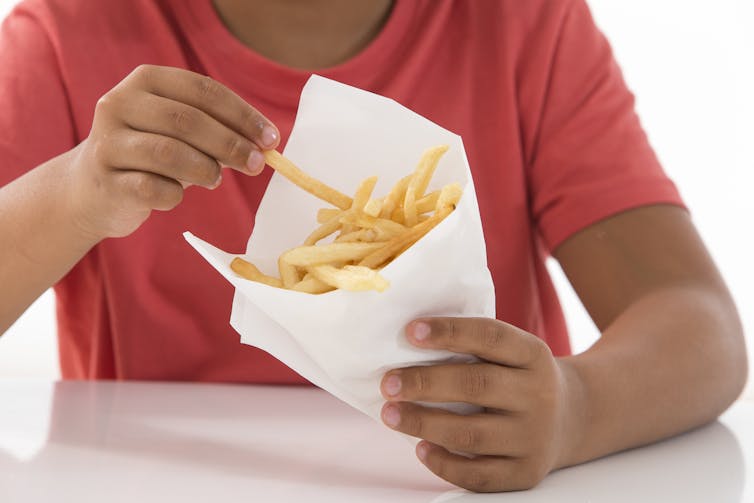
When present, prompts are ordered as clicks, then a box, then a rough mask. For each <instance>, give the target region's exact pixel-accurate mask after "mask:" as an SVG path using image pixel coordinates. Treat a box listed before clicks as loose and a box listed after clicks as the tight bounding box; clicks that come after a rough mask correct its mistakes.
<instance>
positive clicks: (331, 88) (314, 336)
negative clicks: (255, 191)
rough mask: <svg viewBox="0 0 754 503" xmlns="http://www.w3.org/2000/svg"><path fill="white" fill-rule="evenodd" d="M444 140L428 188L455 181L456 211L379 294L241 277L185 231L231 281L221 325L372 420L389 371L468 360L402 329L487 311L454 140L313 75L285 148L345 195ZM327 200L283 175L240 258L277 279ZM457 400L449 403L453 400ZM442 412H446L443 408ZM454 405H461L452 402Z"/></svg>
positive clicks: (490, 298) (397, 266)
mask: <svg viewBox="0 0 754 503" xmlns="http://www.w3.org/2000/svg"><path fill="white" fill-rule="evenodd" d="M440 144H447V145H449V146H450V149H449V151H448V152H447V153H446V154H445V156H444V157H443V158H442V160H441V161H440V164H439V166H438V168H437V171H436V173H435V176H434V178H433V180H432V183H431V185H430V187H429V189H428V190H434V189H437V188H440V187H441V186H442V185H445V184H447V183H450V182H459V183H460V184H461V185H462V186H463V187H464V192H463V197H462V198H461V201H460V202H459V204H458V206H457V208H456V210H455V211H454V212H453V213H452V214H451V215H450V216H449V217H447V218H446V219H445V220H444V221H443V222H442V223H441V224H440V225H438V226H437V227H436V228H435V229H433V230H432V231H431V232H430V233H429V234H427V235H426V236H425V237H424V238H423V239H421V240H420V241H419V242H417V243H416V244H415V245H414V246H412V247H411V248H410V249H408V250H407V251H406V252H405V253H403V254H402V255H401V256H400V257H398V258H397V259H396V260H395V261H393V262H392V263H391V264H390V265H388V266H387V267H385V268H384V269H383V270H382V275H383V276H384V277H385V278H386V279H387V280H388V281H390V287H389V288H388V289H387V290H386V291H385V292H383V293H378V292H373V291H371V292H346V291H340V290H338V291H334V292H330V293H326V294H322V295H310V294H304V293H299V292H293V291H287V290H282V289H277V288H273V287H270V286H266V285H262V284H258V283H254V282H251V281H247V280H245V279H243V278H240V277H238V276H236V274H235V273H234V272H233V271H232V270H231V269H230V262H231V260H232V259H233V256H234V255H231V254H228V253H226V252H223V251H221V250H219V249H217V248H215V247H214V246H212V245H210V244H208V243H206V242H204V241H202V240H201V239H199V238H197V237H195V236H193V235H192V234H191V233H188V232H187V233H185V237H186V239H187V240H188V242H189V243H191V245H192V246H193V247H194V248H196V250H197V251H198V252H199V253H200V254H201V255H202V256H203V257H204V258H205V259H206V260H207V261H208V262H209V263H210V264H211V265H212V266H213V267H214V268H215V269H217V271H218V272H219V273H220V274H222V275H223V276H224V277H225V278H226V279H227V280H228V281H229V282H230V283H232V284H233V285H234V286H235V288H236V294H235V298H234V300H233V311H232V314H231V320H230V323H231V325H232V326H233V327H234V328H235V329H236V330H237V331H238V332H239V333H240V334H241V341H242V342H243V343H245V344H250V345H252V346H256V347H259V348H261V349H263V350H265V351H267V352H269V353H270V354H272V355H273V356H275V357H276V358H278V359H279V360H281V361H282V362H284V363H285V364H286V365H288V366H289V367H291V368H292V369H293V370H295V371H296V372H298V373H299V374H301V375H302V376H304V377H305V378H306V379H308V380H310V381H311V382H313V383H314V384H316V385H318V386H320V387H321V388H323V389H325V390H327V391H328V392H330V393H332V394H333V395H335V396H336V397H338V398H340V399H341V400H343V401H345V402H346V403H348V404H350V405H352V406H353V407H355V408H357V409H358V410H361V411H362V412H364V413H366V414H367V415H369V416H371V417H373V418H375V419H377V420H378V421H379V413H380V409H381V407H382V404H383V403H384V399H383V398H382V397H381V395H380V392H379V383H380V380H381V378H382V375H383V374H384V373H385V372H386V371H387V370H389V369H392V368H398V367H407V366H412V365H426V364H430V363H437V362H439V361H446V360H449V359H454V360H459V361H469V360H470V357H468V356H463V355H457V354H453V353H449V352H444V351H427V350H420V349H417V348H414V347H413V346H411V345H410V344H409V343H408V342H407V341H406V339H405V333H404V327H405V325H406V324H407V323H408V322H409V321H411V320H413V319H414V318H417V317H420V316H430V315H446V316H485V317H494V316H495V297H494V290H493V285H492V279H491V276H490V273H489V270H488V269H487V256H486V252H485V245H484V236H483V234H482V226H481V221H480V218H479V209H478V207H477V200H476V193H475V191H474V184H473V182H472V179H471V171H470V170H469V166H468V161H467V160H466V153H465V151H464V148H463V142H462V141H461V138H460V137H459V136H458V135H455V134H453V133H451V132H449V131H447V130H445V129H443V128H441V127H439V126H438V125H436V124H434V123H432V122H431V121H428V120H427V119H425V118H423V117H421V116H419V115H417V114H415V113H413V112H412V111H410V110H408V109H407V108H405V107H403V106H401V105H399V104H398V103H396V102H394V101H392V100H390V99H387V98H384V97H381V96H378V95H375V94H372V93H369V92H366V91H362V90H359V89H356V88H353V87H350V86H346V85H344V84H340V83H337V82H334V81H331V80H328V79H325V78H322V77H319V76H312V77H311V78H310V79H309V81H308V82H307V84H306V86H305V87H304V90H303V91H302V93H301V102H300V105H299V110H298V115H297V117H296V122H295V125H294V127H293V131H292V133H291V137H290V139H289V140H288V144H287V146H286V148H285V151H284V155H285V156H286V157H288V158H290V159H291V160H292V161H293V162H294V163H296V164H297V165H298V166H299V167H301V168H302V169H303V170H304V171H306V172H308V173H309V174H311V175H312V176H314V177H316V178H319V179H320V180H322V181H323V182H325V183H327V184H329V185H331V186H332V187H334V188H336V189H338V190H340V191H341V192H344V193H346V194H353V193H354V191H355V190H356V187H357V186H358V184H359V182H361V181H362V180H363V179H364V178H367V177H368V176H373V175H377V176H379V182H378V183H377V186H376V188H375V190H374V194H375V195H376V196H378V197H380V196H383V195H385V194H387V192H388V191H389V190H390V188H391V187H392V185H393V184H394V183H395V182H396V181H397V180H399V179H400V178H402V177H403V176H405V175H406V174H408V173H410V172H411V171H412V170H413V169H414V167H415V166H416V164H417V162H418V161H419V158H420V157H421V154H422V153H423V152H424V150H425V149H427V148H429V147H432V146H435V145H440ZM326 206H327V204H326V203H324V202H322V201H320V200H318V199H316V198H315V197H313V196H311V195H309V194H308V193H306V192H304V191H302V190H301V189H300V188H298V187H296V186H294V185H293V184H291V183H290V182H289V181H288V180H286V179H285V178H283V177H282V176H280V175H278V174H275V175H273V177H272V180H271V181H270V185H269V187H268V188H267V192H266V193H265V195H264V197H263V199H262V202H261V204H260V206H259V210H258V212H257V215H256V223H255V226H254V231H253V233H252V235H251V237H250V238H249V243H248V246H247V251H246V254H245V257H246V258H247V259H248V260H250V261H251V262H253V263H254V264H256V265H257V266H258V267H259V268H260V269H261V270H262V271H263V272H265V273H268V274H272V275H275V276H277V267H276V264H277V257H278V256H279V255H280V254H281V253H282V252H283V251H285V250H287V249H290V248H292V247H295V246H298V245H300V244H301V243H302V242H303V240H304V238H306V236H307V235H308V234H309V233H310V232H311V231H312V230H313V229H314V228H315V227H316V226H317V223H316V214H317V210H318V209H319V208H322V207H326ZM456 405H457V404H456ZM448 408H455V410H458V409H459V407H454V406H453V405H452V404H449V405H448ZM461 409H462V407H461Z"/></svg>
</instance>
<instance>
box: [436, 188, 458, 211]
mask: <svg viewBox="0 0 754 503" xmlns="http://www.w3.org/2000/svg"><path fill="white" fill-rule="evenodd" d="M461 195H463V189H462V188H461V186H460V185H459V184H458V183H449V184H448V185H446V186H445V187H443V188H442V190H441V191H440V197H438V198H437V203H436V204H435V211H440V209H441V208H443V207H445V206H450V207H452V208H454V209H455V207H456V205H457V204H458V201H460V200H461Z"/></svg>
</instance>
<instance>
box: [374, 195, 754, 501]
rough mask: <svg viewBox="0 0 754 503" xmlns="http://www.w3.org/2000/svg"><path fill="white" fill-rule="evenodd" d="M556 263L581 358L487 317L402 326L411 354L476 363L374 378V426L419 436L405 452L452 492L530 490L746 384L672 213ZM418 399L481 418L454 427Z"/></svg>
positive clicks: (733, 331) (567, 253)
mask: <svg viewBox="0 0 754 503" xmlns="http://www.w3.org/2000/svg"><path fill="white" fill-rule="evenodd" d="M555 255H556V257H557V259H558V260H559V261H560V263H561V265H562V266H563V269H564V270H565V272H566V274H567V275H568V277H569V279H570V281H571V283H572V284H573V286H574V288H575V290H576V292H577V293H578V294H579V296H580V298H581V300H582V302H583V303H584V305H585V306H586V308H587V310H588V311H589V313H590V315H591V317H592V319H593V320H594V322H595V323H596V324H597V326H598V328H599V329H600V331H601V332H602V337H601V338H600V340H599V341H598V342H597V343H596V344H595V345H594V346H593V347H592V348H590V349H589V350H588V351H586V352H584V353H582V354H580V355H576V356H571V357H566V358H555V357H553V356H552V354H551V353H550V351H549V349H548V348H547V346H546V345H545V343H544V342H542V341H541V340H540V339H539V338H537V337H535V336H534V335H532V334H529V333H527V332H524V331H522V330H520V329H517V328H516V327H513V326H511V325H508V324H506V323H503V322H500V321H496V320H489V319H463V318H434V319H427V320H418V321H416V322H413V323H412V324H410V325H409V327H408V329H407V335H408V339H409V341H411V342H412V343H413V344H415V345H416V346H419V347H423V348H445V349H449V350H451V351H456V352H460V353H470V354H474V355H477V356H479V357H480V358H481V359H482V362H480V363H475V364H461V365H436V366H429V367H414V368H405V369H399V370H394V371H391V372H388V373H387V374H386V375H385V377H384V379H383V381H382V393H383V395H384V396H385V397H386V398H387V399H388V403H387V404H386V405H385V407H384V408H383V412H382V416H383V420H384V421H385V423H386V424H388V426H391V427H393V428H394V429H396V430H399V431H402V432H404V433H407V434H409V435H413V436H416V437H420V438H423V439H425V441H423V442H420V443H419V445H418V446H417V455H418V456H419V457H420V459H422V461H423V462H424V464H425V465H426V466H427V467H428V468H429V469H430V470H432V471H433V472H434V473H436V474H437V475H439V476H440V477H442V478H444V479H446V480H448V481H450V482H452V483H454V484H457V485H459V486H462V487H465V488H467V489H471V490H474V491H484V492H487V491H506V490H516V489H525V488H530V487H533V486H534V485H536V484H537V483H538V482H539V481H540V480H542V478H544V477H545V475H547V473H549V472H550V471H552V470H555V469H557V468H560V467H564V466H569V465H572V464H576V463H580V462H583V461H587V460H590V459H594V458H597V457H600V456H603V455H606V454H609V453H612V452H616V451H620V450H623V449H627V448H630V447H635V446H639V445H643V444H647V443H650V442H653V441H656V440H659V439H662V438H664V437H668V436H670V435H674V434H677V433H681V432H683V431H686V430H689V429H691V428H694V427H696V426H699V425H702V424H704V423H706V422H709V421H711V420H713V419H714V418H716V417H717V416H718V415H719V414H720V413H721V412H722V411H724V410H725V409H726V408H727V407H728V406H729V405H730V404H731V403H732V402H733V401H734V400H735V399H736V397H737V396H738V395H739V393H740V392H741V390H742V388H743V386H744V384H745V382H746V375H747V361H746V349H745V345H744V338H743V331H742V327H741V323H740V320H739V318H738V314H737V313H736V308H735V305H734V303H733V300H732V299H731V297H730V294H729V292H728V290H727V288H726V286H725V284H724V283H723V280H722V278H721V277H720V274H719V273H718V271H717V269H716V268H715V265H714V264H713V262H712V259H711V258H710V256H709V254H708V253H707V251H706V249H705V247H704V244H703V243H702V241H701V239H700V238H699V236H698V234H697V232H696V230H695V229H694V226H693V224H692V223H691V219H690V218H689V216H688V214H687V213H686V212H685V211H683V210H682V209H680V208H675V207H671V206H651V207H645V208H641V209H637V210H632V211H628V212H625V213H622V214H620V215H617V216H615V217H612V218H608V219H606V220H603V221H602V222H599V223H597V224H594V225H592V226H591V227H589V228H587V229H585V230H583V231H581V232H579V233H577V234H576V235H574V236H572V237H571V238H569V239H568V240H567V241H566V242H565V243H564V244H562V245H561V246H560V247H558V249H557V250H556V253H555ZM417 401H425V402H457V401H458V402H469V403H473V404H478V405H481V406H482V407H484V408H485V409H484V412H483V413H480V414H476V415H472V416H458V415H455V414H451V413H449V412H445V411H440V410H436V409H428V408H425V407H422V406H420V405H417V404H415V403H412V402H417ZM448 450H450V451H456V452H467V453H471V454H475V455H478V456H477V457H475V458H473V459H469V458H467V457H463V456H459V455H456V454H452V453H450V452H449V451H448Z"/></svg>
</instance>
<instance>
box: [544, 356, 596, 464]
mask: <svg viewBox="0 0 754 503" xmlns="http://www.w3.org/2000/svg"><path fill="white" fill-rule="evenodd" d="M555 361H556V363H557V366H558V369H559V371H560V376H561V379H562V381H561V385H562V389H563V392H562V396H563V402H562V406H561V412H560V418H559V433H560V435H559V437H560V441H559V442H558V444H559V448H558V450H557V453H556V457H555V465H554V467H553V469H554V470H557V469H559V468H565V467H567V466H571V465H575V464H578V463H581V462H583V461H585V459H586V458H585V457H584V453H583V450H584V441H585V435H586V432H587V431H588V429H589V427H588V423H589V404H588V399H587V393H586V386H585V383H584V381H583V379H582V377H581V375H580V373H579V372H578V368H577V366H575V365H574V357H572V356H571V357H562V358H556V359H555Z"/></svg>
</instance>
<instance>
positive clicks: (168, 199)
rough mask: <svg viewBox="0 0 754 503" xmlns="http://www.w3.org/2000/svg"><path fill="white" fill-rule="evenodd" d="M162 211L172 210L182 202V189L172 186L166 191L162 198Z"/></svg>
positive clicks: (178, 186)
mask: <svg viewBox="0 0 754 503" xmlns="http://www.w3.org/2000/svg"><path fill="white" fill-rule="evenodd" d="M164 201H165V204H164V209H166V210H172V209H173V208H175V207H176V206H178V205H179V204H181V202H182V201H183V189H182V188H181V186H180V185H175V184H174V185H172V187H171V189H170V190H168V191H166V193H165V196H164Z"/></svg>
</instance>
